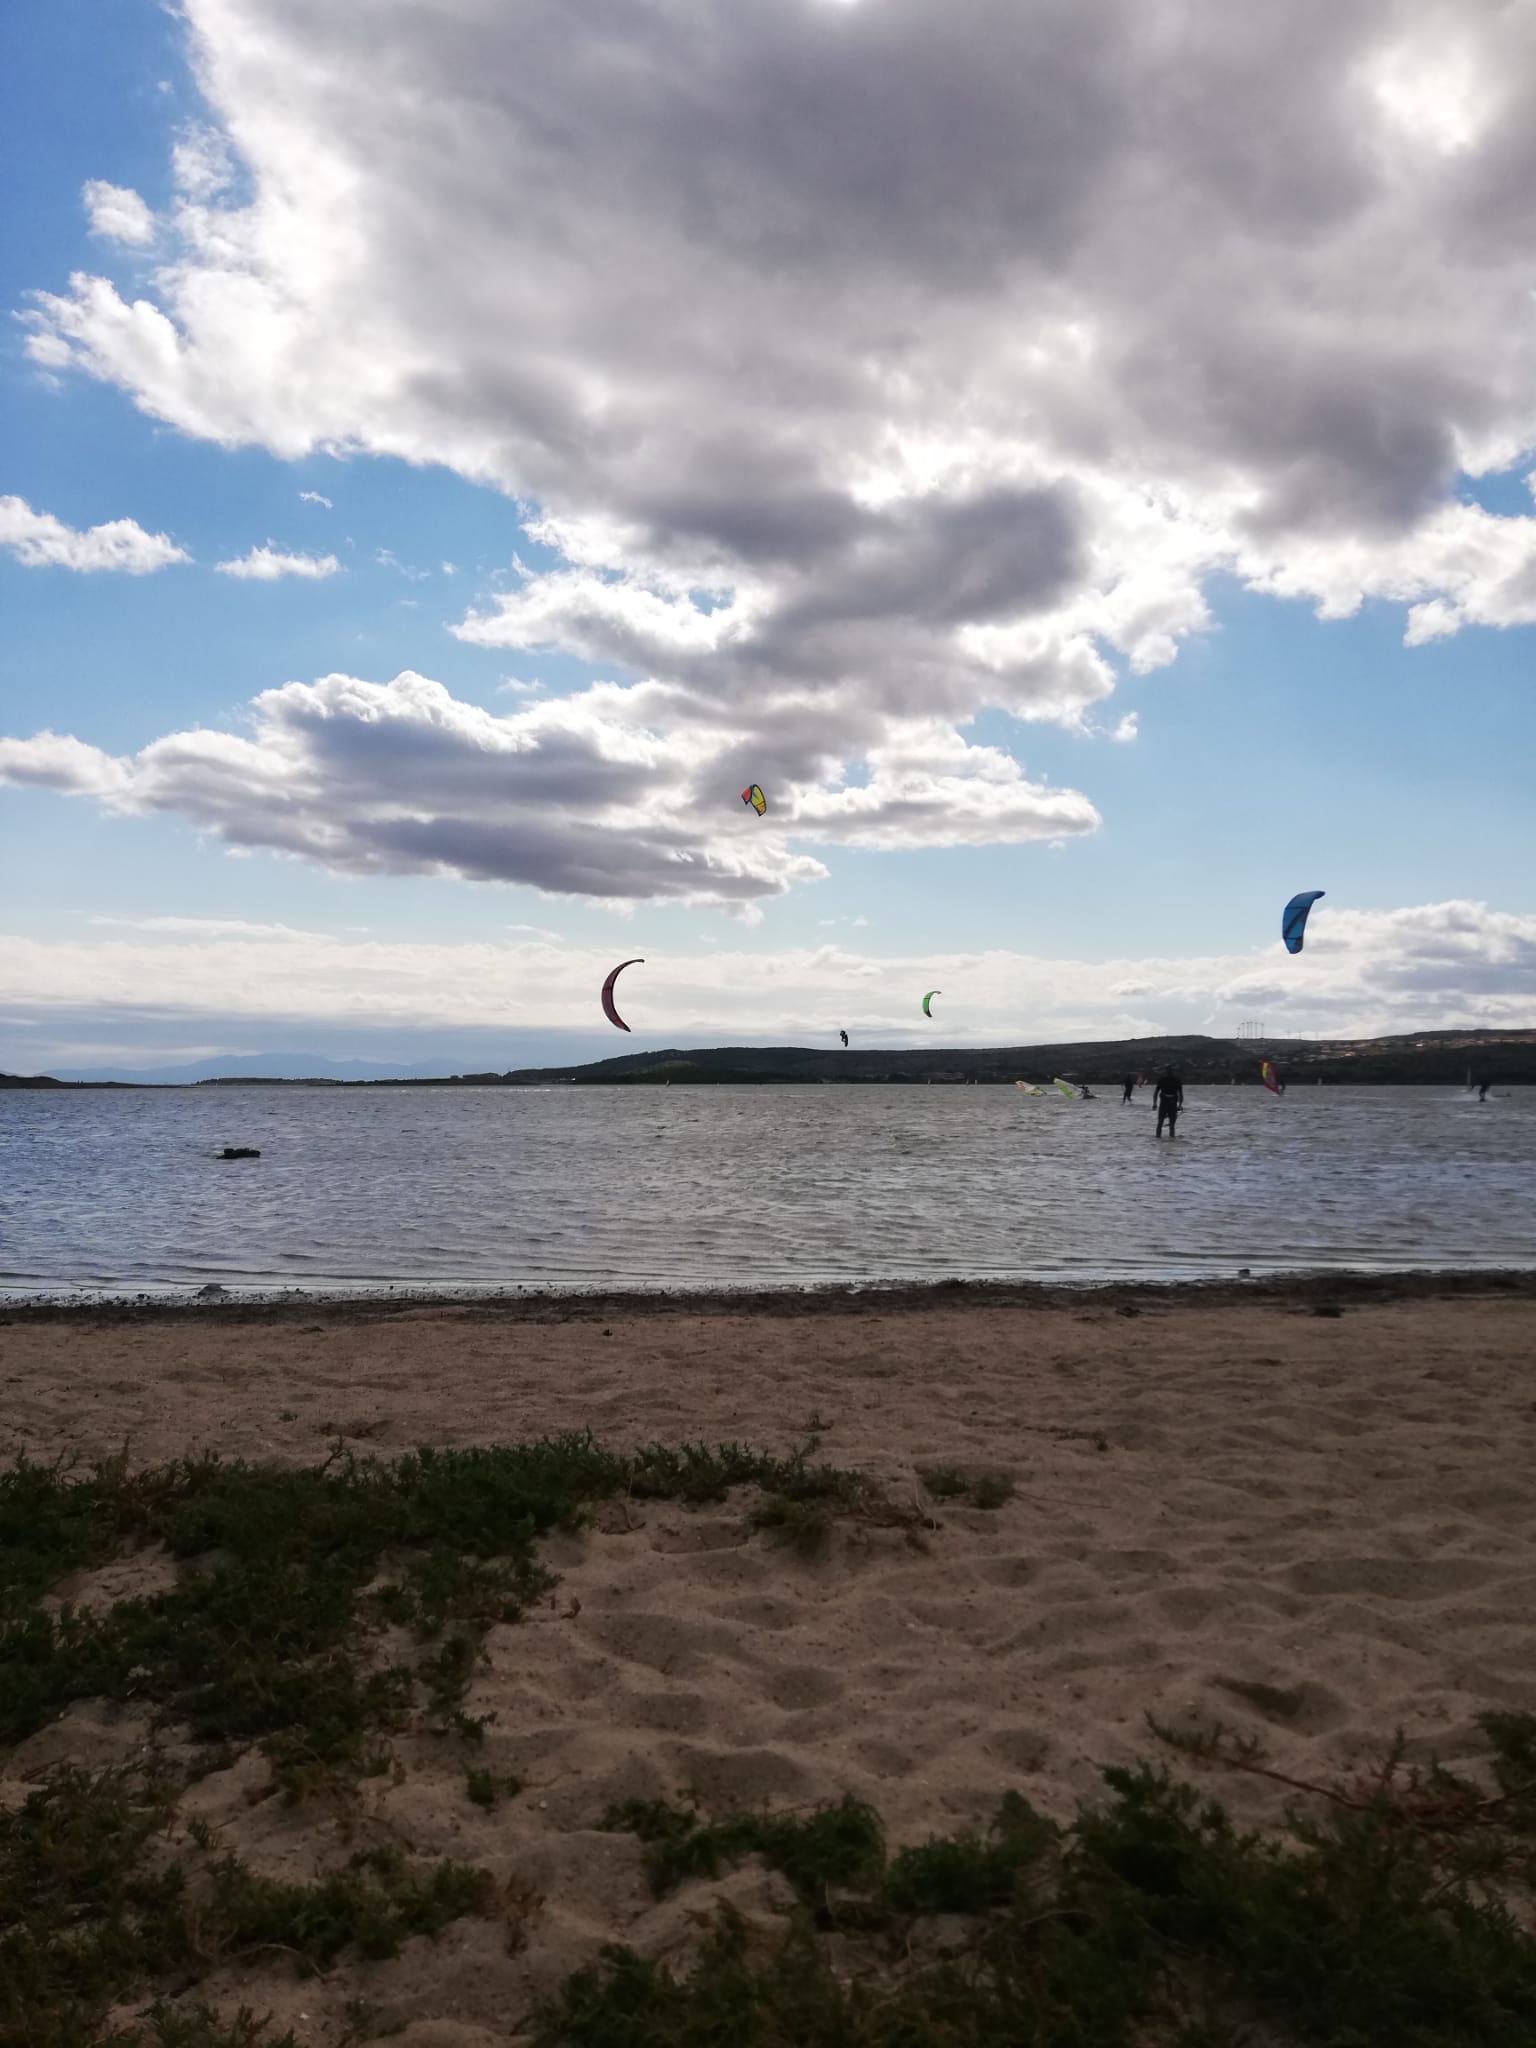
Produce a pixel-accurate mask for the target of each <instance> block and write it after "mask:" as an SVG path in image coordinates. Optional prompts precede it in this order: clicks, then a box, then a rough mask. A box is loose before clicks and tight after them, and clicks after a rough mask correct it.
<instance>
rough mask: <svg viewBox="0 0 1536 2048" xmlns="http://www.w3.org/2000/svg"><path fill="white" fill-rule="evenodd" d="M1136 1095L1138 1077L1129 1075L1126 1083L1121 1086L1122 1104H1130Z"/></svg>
mask: <svg viewBox="0 0 1536 2048" xmlns="http://www.w3.org/2000/svg"><path fill="white" fill-rule="evenodd" d="M1135 1093H1136V1076H1135V1075H1134V1074H1127V1075H1126V1077H1125V1080H1124V1082H1123V1083H1122V1084H1121V1088H1120V1100H1121V1101H1122V1102H1129V1101H1131V1099H1132V1098H1133V1097H1134V1095H1135Z"/></svg>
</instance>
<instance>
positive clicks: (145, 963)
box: [0, 902, 1536, 1064]
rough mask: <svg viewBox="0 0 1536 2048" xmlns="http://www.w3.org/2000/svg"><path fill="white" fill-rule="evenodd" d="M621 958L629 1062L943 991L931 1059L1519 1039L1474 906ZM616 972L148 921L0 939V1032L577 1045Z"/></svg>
mask: <svg viewBox="0 0 1536 2048" xmlns="http://www.w3.org/2000/svg"><path fill="white" fill-rule="evenodd" d="M633 936H634V939H635V943H634V944H633V945H625V946H624V948H623V950H624V951H625V952H639V953H643V954H644V955H645V958H646V965H645V967H644V968H643V969H635V970H633V971H632V974H631V977H630V990H629V999H628V1001H627V1002H626V1004H625V1012H626V1015H627V1017H628V1020H629V1022H630V1024H631V1025H632V1026H633V1027H634V1030H635V1032H636V1040H632V1041H629V1043H631V1044H633V1043H635V1042H638V1043H640V1044H641V1045H644V1044H647V1043H649V1044H656V1043H661V1044H672V1043H677V1042H690V1041H691V1042H698V1041H699V1040H700V1039H704V1040H720V1039H737V1040H742V1039H745V1040H747V1041H749V1042H753V1043H757V1044H774V1043H806V1042H808V1041H810V1040H814V1038H815V1037H816V1036H817V1035H818V1034H820V1035H821V1036H824V1037H826V1036H830V1033H831V1031H832V1029H833V1028H834V1027H835V1026H837V1025H839V1024H842V1025H847V1026H850V1027H852V1028H854V1029H856V1030H857V1031H858V1033H859V1035H860V1040H861V1042H863V1043H868V1042H869V1040H870V1038H871V1037H875V1038H877V1040H878V1042H881V1043H886V1044H892V1045H900V1044H903V1043H907V1042H916V1041H917V1040H918V1039H919V1038H921V1040H922V1042H924V1043H932V1042H933V1031H932V1029H931V1028H928V1027H925V1028H924V1029H923V1030H922V1032H921V1033H919V1031H918V1028H917V1026H916V1025H915V1024H914V1011H915V1007H916V1002H917V996H918V994H920V993H921V991H922V990H923V989H924V988H928V987H931V986H933V985H934V984H935V983H938V984H939V985H941V986H942V987H943V989H944V1004H943V1009H944V1016H943V1019H942V1037H941V1039H940V1041H939V1042H941V1043H944V1044H950V1045H961V1044H975V1043H991V1044H1014V1045H1017V1044H1027V1043H1042V1042H1048V1041H1050V1040H1053V1039H1071V1038H1079V1037H1082V1038H1093V1037H1121V1036H1125V1035H1131V1034H1135V1035H1151V1034H1154V1033H1156V1032H1159V1031H1198V1030H1207V1031H1211V1032H1214V1033H1230V1032H1232V1031H1233V1030H1235V1028H1236V1026H1237V1024H1238V1023H1239V1022H1240V1021H1242V1020H1243V1019H1245V1018H1262V1020H1263V1021H1264V1023H1265V1025H1266V1028H1267V1029H1268V1031H1269V1032H1270V1033H1272V1034H1273V1035H1274V1036H1276V1037H1284V1036H1306V1035H1320V1036H1329V1037H1350V1036H1362V1035H1367V1034H1374V1033H1377V1032H1392V1031H1408V1030H1420V1029H1431V1028H1434V1027H1435V1026H1444V1027H1447V1028H1450V1027H1459V1026H1468V1027H1470V1026H1482V1027H1485V1028H1486V1027H1489V1026H1509V1027H1513V1026H1526V1027H1530V1026H1536V915H1531V914H1515V913H1510V912H1504V911H1498V910H1493V909H1490V908H1489V906H1488V905H1486V904H1481V903H1461V902H1456V903H1439V904H1426V905H1421V906H1418V907H1414V908H1408V909H1402V910H1394V911H1356V912H1342V911H1332V912H1330V911H1329V909H1328V907H1327V906H1326V905H1323V906H1320V908H1319V909H1318V910H1317V911H1316V912H1314V914H1313V923H1312V926H1311V928H1310V930H1309V932H1308V938H1307V950H1306V952H1305V953H1304V954H1302V955H1300V956H1299V957H1297V958H1294V959H1293V958H1291V957H1290V956H1289V955H1287V954H1286V953H1285V952H1284V951H1283V949H1282V948H1281V946H1280V944H1279V941H1278V939H1277V940H1274V941H1272V942H1266V943H1265V944H1263V945H1260V946H1256V947H1255V948H1254V949H1253V950H1252V951H1250V952H1248V953H1234V954H1229V955H1224V956H1214V957H1211V956H1207V957H1189V958H1178V957H1171V956H1156V957H1151V958H1145V959H1112V960H1079V959H1060V958H1056V959H1053V958H1049V957H1044V958H1042V957H1040V956H1038V955H1028V954H1022V953H1013V952H1006V951H1002V950H996V951H989V952H959V951H956V952H945V951H942V950H940V951H938V952H937V953H935V952H932V951H929V952H925V953H923V954H922V955H921V956H914V955H908V954H903V953H899V952H886V953H877V952H874V951H871V950H861V949H859V948H856V947H852V946H847V945H825V946H816V947H795V948H781V949H778V950H775V951H773V952H771V953H766V954H765V953H763V952H760V951H758V950H752V951H734V950H730V949H727V948H723V947H722V948H711V949H709V950H708V951H702V950H701V951H698V952H689V951H685V950H682V949H680V948H678V947H676V946H668V947H667V948H665V949H661V948H657V947H653V946H651V945H650V944H649V942H646V941H645V938H644V926H643V923H641V922H640V921H639V920H637V921H636V924H635V926H634V927H633ZM618 957H620V955H619V954H618V953H616V952H615V950H614V946H613V944H612V942H611V941H609V942H605V943H604V944H603V945H602V946H601V947H597V946H593V945H580V944H567V943H562V942H560V941H559V940H556V939H552V938H549V937H546V936H543V935H533V936H527V935H518V934H517V933H515V932H514V933H512V934H509V935H508V936H507V937H506V938H505V939H503V940H502V941H500V942H498V943H472V944H471V943H466V944H428V943H412V942H406V941H386V940H381V939H377V938H372V937H361V938H351V939H347V938H338V937H335V936H333V935H329V934H326V933H321V932H310V931H302V930H296V929H293V928H291V927H287V926H272V927H268V928H265V929H263V928H261V927H245V928H241V927H240V926H239V925H238V924H237V923H235V922H234V921H229V922H228V923H227V924H225V923H222V922H221V921H219V920H204V919H165V918H161V919H153V920H146V921H145V925H144V928H143V930H142V931H140V932H135V933H132V934H125V935H124V936H121V937H119V936H117V935H116V934H112V935H110V936H104V935H103V934H101V933H100V932H99V931H93V932H92V934H91V936H90V937H89V938H84V937H82V938H80V939H71V938H49V939H37V938H30V937H25V936H20V935H17V936H11V937H7V938H6V940H5V943H4V950H3V959H4V968H3V973H0V997H3V999H4V1001H5V1003H6V1005H7V1008H8V1010H9V1011H11V1012H12V1013H13V1018H12V1021H13V1024H17V1023H19V1022H20V1021H21V1017H19V1016H17V1015H15V1014H14V1013H24V1014H25V1017H26V1020H27V1021H28V1022H29V1023H30V1024H31V1025H32V1026H33V1027H41V1026H45V1025H46V1020H47V1016H48V1014H49V1013H59V1014H60V1015H62V1014H64V1013H68V1014H69V1016H70V1017H71V1019H72V1020H73V1021H72V1024H71V1027H70V1028H71V1029H75V1030H78V1029H82V1028H85V1027H86V1026H88V1024H89V1020H90V1017H91V1016H92V1014H95V1015H98V1016H99V1017H100V1018H101V1019H102V1020H103V1028H109V1024H110V1019H111V1018H113V1017H120V1018H121V1017H126V1016H128V1015H129V1014H130V1013H132V1012H134V1011H142V1010H143V1009H144V1008H145V991H146V990H150V989H152V990H154V991H156V996H155V999H154V1009H155V1012H156V1014H157V1015H160V1016H167V1015H172V1014H175V1013H180V1014H181V1015H183V1016H185V1017H186V1018H187V1019H188V1020H189V1022H190V1020H195V1019H196V1018H198V1017H202V1018H215V1017H217V1018H220V1019H223V1020H226V1021H228V1020H231V1019H232V1018H234V1017H236V1015H237V1014H238V1018H239V1019H241V1020H243V1021H244V1024H245V1025H247V1026H249V1027H250V1028H249V1031H247V1032H246V1034H245V1035H246V1040H247V1042H250V1039H251V1037H252V1036H253V1035H254V1038H255V1041H256V1042H257V1043H259V1042H260V1030H261V1026H262V1024H263V1022H265V1023H267V1024H268V1025H269V1026H270V1025H271V1024H273V1023H275V1022H277V1021H282V1022H285V1023H287V1022H302V1021H304V1020H306V1019H312V1020H315V1021H316V1022H317V1023H318V1022H337V1021H342V1022H345V1023H347V1024H348V1025H350V1026H352V1027H354V1028H356V1029H357V1030H359V1031H362V1030H364V1029H366V1028H371V1027H383V1026H386V1025H389V1026H419V1027H426V1028H437V1029H440V1030H447V1029H453V1030H470V1029H475V1028H484V1029H490V1030H503V1031H506V1030H513V1029H517V1030H523V1029H531V1028H537V1027H544V1028H548V1029H556V1030H561V1029H563V1030H573V1031H584V1030H589V1029H591V1028H592V1027H593V1026H594V1025H598V1021H599V1020H598V1013H597V991H598V988H599V987H600V985H601V982H602V978H603V975H604V974H605V973H606V972H607V970H608V968H609V967H611V966H612V964H613V962H614V960H615V959H616V958H618ZM234 991H238V999H237V1003H236V1002H232V992H234ZM919 1022H920V1020H919ZM599 1028H600V1027H599ZM130 1035H131V1033H130ZM614 1049H615V1050H622V1049H623V1042H621V1041H615V1048H614ZM0 1064H3V1061H0Z"/></svg>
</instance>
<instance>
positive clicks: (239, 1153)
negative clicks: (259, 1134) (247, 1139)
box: [219, 1145, 261, 1159]
mask: <svg viewBox="0 0 1536 2048" xmlns="http://www.w3.org/2000/svg"><path fill="white" fill-rule="evenodd" d="M219 1157H220V1158H221V1159H259V1158H260V1157H261V1154H260V1153H259V1152H258V1151H257V1149H256V1147H255V1146H254V1145H226V1146H225V1147H224V1150H223V1151H222V1152H221V1153H220V1154H219Z"/></svg>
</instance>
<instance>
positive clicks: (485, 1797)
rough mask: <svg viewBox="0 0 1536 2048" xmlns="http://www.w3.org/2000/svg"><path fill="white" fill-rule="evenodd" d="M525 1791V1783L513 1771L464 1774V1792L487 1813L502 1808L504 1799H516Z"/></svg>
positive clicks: (483, 1771)
mask: <svg viewBox="0 0 1536 2048" xmlns="http://www.w3.org/2000/svg"><path fill="white" fill-rule="evenodd" d="M522 1789H523V1781H522V1779H521V1778H519V1777H517V1776H516V1775H515V1774H514V1773H513V1772H511V1771H486V1770H468V1771H466V1772H465V1773H464V1790H465V1792H466V1794H467V1795H468V1797H469V1798H470V1800H471V1801H472V1802H473V1804H474V1805H476V1806H483V1807H485V1808H486V1809H487V1811H489V1810H491V1809H493V1808H495V1807H498V1806H500V1804H501V1802H502V1800H503V1799H515V1798H516V1797H517V1795H518V1793H519V1792H521V1791H522Z"/></svg>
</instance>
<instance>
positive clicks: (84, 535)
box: [0, 498, 192, 576]
mask: <svg viewBox="0 0 1536 2048" xmlns="http://www.w3.org/2000/svg"><path fill="white" fill-rule="evenodd" d="M0 547H3V548H9V549H10V551H11V553H12V554H13V555H14V556H15V557H16V559H17V561H19V562H24V563H25V564H26V566H27V567H28V568H29V569H79V570H85V571H87V572H91V571H95V570H101V569H110V570H116V571H118V572H119V573H120V574H123V575H126V576H150V575H153V574H154V572H155V570H157V569H168V568H170V567H171V565H172V564H173V563H175V562H190V561H191V559H192V557H191V556H190V555H189V554H188V553H187V552H186V550H185V549H184V548H179V547H177V545H176V543H175V542H174V541H173V540H172V539H171V538H170V537H169V536H168V535H167V534H163V533H146V532H145V531H144V529H143V527H142V526H140V525H139V524H138V522H137V521H136V520H133V519H109V520H107V521H106V522H105V524H103V525H101V526H88V527H86V528H85V529H84V530H83V531H82V530H81V529H80V528H79V527H77V526H66V525H65V524H64V521H63V520H62V519H55V518H54V516H53V514H52V513H51V512H34V511H33V509H32V507H31V506H30V505H29V504H28V503H27V501H26V499H25V498H0Z"/></svg>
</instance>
